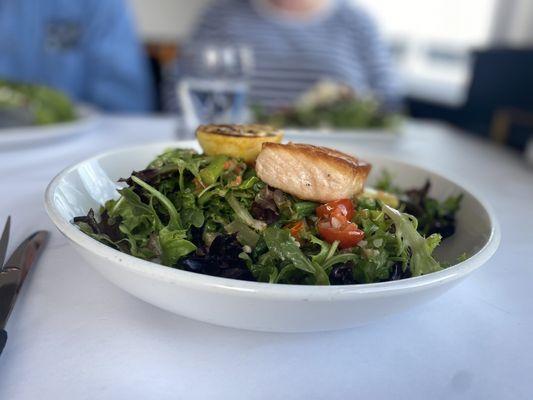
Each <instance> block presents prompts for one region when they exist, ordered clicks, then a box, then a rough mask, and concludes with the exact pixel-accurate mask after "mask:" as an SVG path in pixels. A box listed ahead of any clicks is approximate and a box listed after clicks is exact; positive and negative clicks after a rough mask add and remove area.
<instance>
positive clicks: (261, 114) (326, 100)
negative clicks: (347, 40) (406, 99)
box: [253, 81, 402, 130]
mask: <svg viewBox="0 0 533 400" xmlns="http://www.w3.org/2000/svg"><path fill="white" fill-rule="evenodd" d="M253 111H254V117H255V121H256V122H257V123H260V124H268V125H272V126H275V127H282V126H286V127H291V128H319V129H320V128H331V129H346V130H349V129H394V128H396V127H398V126H399V125H400V124H401V121H402V118H401V116H400V115H399V114H397V113H391V112H388V111H386V110H384V109H383V107H382V106H381V104H380V103H379V102H378V101H377V100H376V99H375V98H372V97H362V96H358V95H357V94H356V93H355V92H354V91H353V90H352V89H351V88H349V87H347V86H345V85H342V84H338V83H336V82H330V81H322V82H319V83H318V84H317V85H315V86H314V87H312V88H311V89H310V90H309V91H308V92H306V93H304V94H303V95H302V96H301V98H300V99H298V100H297V101H296V103H295V104H294V105H292V106H291V107H286V108H282V109H278V110H274V111H273V110H268V109H265V108H262V107H260V106H255V107H253Z"/></svg>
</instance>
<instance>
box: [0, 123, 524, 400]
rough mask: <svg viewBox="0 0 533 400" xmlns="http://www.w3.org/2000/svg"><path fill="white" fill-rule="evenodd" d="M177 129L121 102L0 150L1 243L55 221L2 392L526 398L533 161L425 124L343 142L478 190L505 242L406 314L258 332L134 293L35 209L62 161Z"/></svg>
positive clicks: (13, 395) (29, 287) (21, 395)
mask: <svg viewBox="0 0 533 400" xmlns="http://www.w3.org/2000/svg"><path fill="white" fill-rule="evenodd" d="M174 130H175V129H174V124H173V122H172V120H169V119H162V118H122V117H115V118H107V119H106V120H105V121H104V123H103V124H102V125H101V127H100V129H99V130H98V131H97V132H93V133H91V134H88V135H85V136H83V137H80V138H77V139H75V140H69V141H65V142H60V143H55V144H53V145H50V146H47V147H38V148H33V149H27V150H22V149H19V150H16V149H12V150H9V151H0V188H1V195H0V223H3V221H4V217H6V216H7V215H8V214H11V215H12V217H13V221H12V222H13V231H12V239H13V240H12V243H11V244H12V245H11V246H10V248H11V249H13V245H14V244H15V243H16V242H17V241H20V240H22V239H23V238H24V237H25V236H26V235H28V234H30V233H31V232H32V231H34V230H36V229H43V228H45V229H49V230H50V231H51V232H52V237H51V240H50V243H49V246H48V247H47V249H46V250H45V252H44V254H43V256H42V258H41V260H40V262H39V263H38V265H37V266H36V268H35V269H34V270H33V272H32V274H31V275H30V276H29V278H28V280H27V282H26V284H25V286H24V288H23V291H22V293H21V296H20V297H19V300H18V302H17V304H16V308H15V310H14V313H13V315H12V317H11V320H10V321H9V324H8V326H7V330H8V333H9V340H8V343H7V346H6V349H5V350H4V353H3V354H2V355H1V356H0V399H2V400H4V399H5V400H22V399H24V400H35V399H54V400H63V399H68V400H72V399H91V400H96V399H113V400H120V399H125V400H133V399H143V400H146V399H157V400H162V399H211V398H213V399H214V398H217V399H343V400H345V399H354V398H361V399H371V398H372V399H382V398H383V399H385V398H394V399H484V400H485V399H513V400H514V399H531V398H533V397H532V396H533V378H532V374H533V345H532V340H533V313H532V312H531V306H532V303H533V302H532V300H533V261H532V260H533V234H532V231H533V218H532V211H531V206H532V204H533V172H532V170H531V169H530V168H528V167H527V166H526V165H525V163H524V161H523V160H522V159H521V158H519V157H518V155H517V154H514V153H512V152H511V151H508V150H504V149H501V148H496V147H494V146H492V145H489V144H486V143H483V142H481V141H478V140H477V139H474V138H472V137H468V136H463V135H460V134H458V133H454V132H453V131H450V130H447V129H444V128H439V127H435V126H432V125H425V124H412V125H410V126H409V129H408V132H407V133H406V134H405V135H404V137H403V138H402V139H401V140H399V141H396V142H391V143H385V142H376V143H374V144H371V143H353V146H354V147H355V148H356V149H357V148H371V149H372V150H375V151H380V152H384V153H388V154H393V155H395V156H398V157H400V158H403V159H405V160H410V161H414V162H416V163H419V164H422V165H425V166H429V167H431V168H433V169H435V170H438V171H441V172H444V173H446V174H449V175H451V176H457V177H460V178H461V179H462V180H463V181H465V182H466V183H468V184H470V185H471V186H472V187H473V188H475V189H477V190H478V191H479V192H481V193H483V194H484V195H485V196H486V197H487V198H488V199H489V200H490V202H491V203H492V205H493V206H494V208H495V210H496V213H497V216H498V218H499V220H500V223H501V226H502V231H503V240H502V244H501V247H500V250H499V251H498V252H497V253H496V255H495V256H494V258H493V259H491V260H490V262H489V263H487V265H486V266H484V267H483V268H481V269H480V270H479V271H478V272H476V273H475V274H473V275H472V276H471V277H470V278H469V279H467V280H466V281H465V282H464V283H462V284H460V285H459V286H457V287H456V288H454V289H453V290H452V291H450V292H448V293H447V294H445V295H444V296H442V297H441V298H439V299H438V300H436V301H434V302H433V303H430V304H426V305H423V306H421V307H419V308H417V309H414V310H412V311H410V312H408V313H405V314H402V315H398V316H394V317H390V318H388V319H385V320H382V321H380V322H377V323H375V324H372V325H368V326H365V327H362V328H358V329H354V330H348V331H341V332H332V333H319V334H267V333H256V332H247V331H239V330H233V329H226V328H221V327H217V326H211V325H207V324H204V323H200V322H195V321H192V320H188V319H185V318H181V317H178V316H175V315H172V314H169V313H167V312H165V311H162V310H159V309H157V308H155V307H153V306H150V305H148V304H145V303H143V302H142V301H140V300H137V299H136V298H133V297H132V296H130V295H128V294H126V293H125V292H122V291H121V290H119V289H117V288H116V287H114V286H112V285H111V284H110V283H108V282H107V281H105V280H104V279H103V278H102V277H101V276H100V275H98V274H97V273H96V272H94V271H93V270H92V269H90V268H89V267H88V266H87V265H86V264H85V263H84V262H83V261H82V260H81V259H80V258H79V257H78V255H77V254H76V253H75V252H74V251H73V249H72V248H71V247H70V245H68V244H67V241H66V239H65V238H63V237H62V236H61V235H60V234H59V233H58V232H57V231H56V230H55V229H54V228H53V226H52V225H51V223H50V222H49V221H48V218H47V217H46V215H45V212H44V209H43V205H42V199H43V192H44V190H45V187H46V184H47V183H48V181H49V180H50V179H51V178H52V177H53V176H54V175H55V174H56V173H57V172H58V171H59V170H61V169H62V168H64V167H66V166H68V165H70V164H72V163H74V162H77V161H80V160H82V159H84V158H86V157H88V156H91V155H93V154H96V153H98V152H101V151H104V150H109V149H111V148H116V147H122V146H127V145H134V144H138V143H142V142H147V141H155V140H168V139H171V138H173V137H174ZM330 145H334V144H331V143H330ZM347 146H348V145H347V144H343V145H339V146H338V147H340V148H347Z"/></svg>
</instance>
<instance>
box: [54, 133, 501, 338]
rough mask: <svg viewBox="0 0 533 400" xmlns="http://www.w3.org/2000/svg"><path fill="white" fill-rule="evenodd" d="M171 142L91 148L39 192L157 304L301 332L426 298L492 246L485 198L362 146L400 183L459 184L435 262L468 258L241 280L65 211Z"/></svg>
mask: <svg viewBox="0 0 533 400" xmlns="http://www.w3.org/2000/svg"><path fill="white" fill-rule="evenodd" d="M169 147H194V148H197V144H196V142H194V141H190V142H173V143H156V144H150V145H144V146H142V147H134V148H129V149H125V150H119V151H114V152H110V153H106V154H102V155H98V156H96V157H93V158H91V159H88V160H86V161H83V162H81V163H79V164H76V165H74V166H72V167H70V168H67V169H66V170H64V171H63V172H61V173H60V174H59V175H57V176H56V177H55V178H54V179H53V181H52V182H51V183H50V185H49V186H48V189H47V191H46V199H45V205H46V210H47V212H48V215H49V216H50V218H51V219H52V221H53V222H54V224H55V225H56V226H57V228H58V229H59V230H60V231H61V233H63V234H64V235H65V236H66V237H67V238H68V239H69V240H70V241H71V242H72V243H73V245H74V247H75V248H76V249H77V250H78V251H79V252H80V254H81V255H82V256H83V257H84V258H85V260H86V261H87V263H88V264H90V265H91V266H92V267H93V268H95V269H96V270H97V271H99V272H100V273H101V274H102V275H103V276H104V277H105V278H107V279H108V280H109V281H111V282H113V283H114V284H115V285H117V286H118V287H120V288H122V289H124V290H126V291H127V292H129V293H131V294H132V295H134V296H136V297H138V298H140V299H142V300H144V301H146V302H148V303H151V304H153V305H155V306H157V307H161V308H163V309H165V310H168V311H171V312H173V313H176V314H180V315H183V316H186V317H189V318H193V319H197V320H200V321H205V322H209V323H213V324H217V325H224V326H229V327H235V328H243V329H251V330H260V331H276V332H305V331H325V330H334V329H343V328H350V327H354V326H358V325H362V324H366V323H368V322H370V321H374V320H376V319H379V318H381V317H383V316H386V315H389V314H393V313H397V312H400V311H403V310H406V309H409V308H411V307H414V306H416V305H420V304H423V303H425V302H427V301H429V300H431V299H433V298H435V297H437V296H439V295H440V294H442V293H444V292H445V291H446V290H448V289H450V288H451V287H452V286H453V285H455V284H456V283H458V282H459V281H460V280H461V279H463V278H465V277H466V276H467V275H468V274H470V273H471V272H472V271H474V270H475V269H477V268H479V267H480V266H481V265H483V264H484V263H485V262H486V261H487V260H488V259H489V258H490V257H491V256H492V255H493V254H494V252H495V251H496V249H497V247H498V244H499V241H500V230H499V227H498V224H497V222H496V219H495V216H494V214H493V212H492V211H491V209H490V207H488V205H487V204H486V203H485V202H484V201H482V200H480V199H479V197H477V196H475V195H473V194H472V193H471V192H470V191H469V190H467V189H466V188H465V187H463V186H460V185H458V184H456V183H454V182H452V181H451V180H449V179H447V178H445V177H443V176H441V175H438V174H436V173H434V172H431V171H428V170H426V169H423V168H420V167H417V166H414V165H410V164H406V163H403V162H400V161H396V160H393V159H390V158H384V157H379V156H375V155H369V154H367V155H365V159H367V160H368V161H370V162H371V163H372V164H373V167H374V169H373V171H374V175H377V173H376V171H379V170H381V169H382V168H387V169H389V170H390V171H393V172H394V173H395V174H396V175H397V177H398V179H397V183H398V184H399V185H400V186H403V187H411V186H415V185H421V184H423V183H424V181H425V180H426V179H427V178H429V179H431V182H432V184H433V188H432V191H431V194H432V195H433V196H435V197H437V198H440V199H442V198H444V197H446V196H448V195H452V194H458V193H464V199H463V202H462V206H461V210H460V211H459V213H458V216H457V217H458V224H457V232H456V233H455V235H454V236H452V237H451V238H449V239H447V240H445V241H444V242H443V244H442V246H441V248H440V249H439V252H438V258H439V260H441V261H449V262H453V261H454V260H456V259H457V257H458V256H459V255H460V254H462V253H464V252H466V253H467V254H469V255H471V257H470V258H469V259H468V260H466V261H464V262H461V263H459V264H457V265H454V266H452V267H450V268H447V269H445V270H443V271H440V272H436V273H433V274H429V275H425V276H420V277H416V278H410V279H405V280H401V281H394V282H384V283H373V284H365V285H349V286H328V287H325V286H322V287H319V286H298V285H282V284H268V283H257V282H246V281H238V280H231V279H225V278H218V277H212V276H207V275H201V274H196V273H192V272H187V271H181V270H178V269H173V268H168V267H164V266H161V265H158V264H155V263H152V262H148V261H144V260H141V259H138V258H135V257H132V256H130V255H127V254H124V253H121V252H119V251H117V250H114V249H112V248H111V247H108V246H106V245H104V244H101V243H99V242H98V241H96V240H94V239H92V238H91V237H89V236H87V235H85V234H84V233H82V232H81V231H79V230H78V228H77V227H76V226H74V225H72V224H71V221H72V218H73V217H75V216H78V215H85V214H86V213H87V211H88V210H89V208H91V207H92V208H94V209H96V210H97V209H98V207H99V206H100V204H103V203H104V202H105V201H106V200H108V199H109V198H111V197H116V195H117V194H116V191H115V188H116V187H117V184H116V181H117V179H118V178H120V177H127V176H129V175H130V174H131V172H132V171H133V170H139V169H142V168H143V167H145V166H146V165H147V164H148V163H149V162H150V161H151V160H152V159H153V158H154V157H155V156H156V155H157V154H159V153H161V152H162V151H163V150H165V149H166V148H169Z"/></svg>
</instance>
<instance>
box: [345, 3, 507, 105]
mask: <svg viewBox="0 0 533 400" xmlns="http://www.w3.org/2000/svg"><path fill="white" fill-rule="evenodd" d="M352 1H354V2H356V3H358V4H361V5H362V6H363V7H365V8H366V9H367V10H368V11H369V12H370V13H371V14H373V15H374V17H375V18H376V20H377V22H378V23H379V25H380V27H381V29H382V31H383V32H384V34H385V35H386V37H387V38H388V39H389V40H390V43H391V46H392V50H393V53H394V55H395V58H396V60H397V62H398V65H399V67H400V70H401V75H402V77H403V80H404V84H405V86H406V91H407V93H408V94H409V95H411V96H413V97H417V98H422V99H427V100H431V101H436V102H440V103H445V104H449V105H458V104H461V103H462V102H463V101H464V97H465V95H466V89H467V87H468V83H469V80H470V69H469V57H468V54H469V51H470V50H471V49H472V48H479V47H484V46H486V45H488V44H489V43H490V41H491V39H492V27H493V21H494V17H495V12H496V9H497V6H498V2H499V1H501V0H467V1H465V0H429V1H428V0H402V1H398V0H352Z"/></svg>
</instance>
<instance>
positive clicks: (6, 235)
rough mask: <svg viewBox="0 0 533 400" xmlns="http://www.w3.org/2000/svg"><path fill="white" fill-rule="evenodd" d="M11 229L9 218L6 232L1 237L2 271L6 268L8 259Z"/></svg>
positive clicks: (0, 257)
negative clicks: (5, 262)
mask: <svg viewBox="0 0 533 400" xmlns="http://www.w3.org/2000/svg"><path fill="white" fill-rule="evenodd" d="M10 227H11V217H7V221H6V225H5V226H4V231H3V232H2V236H1V237H0V271H2V267H3V266H4V260H5V259H6V252H7V245H8V243H9V228H10Z"/></svg>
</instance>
